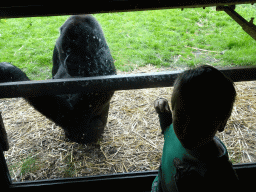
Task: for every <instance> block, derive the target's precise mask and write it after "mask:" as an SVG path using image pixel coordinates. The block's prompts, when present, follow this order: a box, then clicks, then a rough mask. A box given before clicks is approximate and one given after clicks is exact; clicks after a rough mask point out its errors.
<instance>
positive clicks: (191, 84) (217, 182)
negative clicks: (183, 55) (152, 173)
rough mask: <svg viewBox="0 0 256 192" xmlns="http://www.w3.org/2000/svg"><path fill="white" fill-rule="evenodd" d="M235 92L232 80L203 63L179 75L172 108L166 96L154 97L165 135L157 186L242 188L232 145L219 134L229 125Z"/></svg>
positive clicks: (172, 188)
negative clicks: (230, 153) (230, 154)
mask: <svg viewBox="0 0 256 192" xmlns="http://www.w3.org/2000/svg"><path fill="white" fill-rule="evenodd" d="M235 97H236V90H235V88H234V84H233V82H232V81H231V80H229V79H228V78H227V77H225V76H224V75H223V74H222V73H221V72H220V71H218V70H217V69H215V68H213V67H211V66H207V65H204V66H200V67H198V68H195V69H191V70H187V71H184V72H183V73H181V74H180V75H179V76H178V78H177V79H176V81H175V83H174V90H173V95H172V98H171V106H172V112H171V111H170V109H169V105H168V101H167V100H166V99H158V100H156V101H155V104H154V105H155V109H156V112H157V113H158V116H159V121H160V126H161V129H162V133H163V134H164V140H165V141H164V147H163V154H162V159H161V165H160V167H159V172H158V176H157V177H156V178H155V180H154V182H153V184H152V191H171V192H175V191H179V192H182V191H233V190H235V191H236V190H237V189H238V188H237V187H238V184H237V183H238V179H237V176H236V174H235V172H234V170H233V168H232V164H231V163H230V162H229V158H228V152H227V149H226V147H225V145H224V144H223V143H222V142H221V141H220V140H219V139H218V138H217V137H216V136H215V134H216V132H217V131H219V132H222V131H223V130H224V127H225V125H226V123H227V120H228V118H229V117H230V115H231V112H232V108H233V104H234V101H235ZM172 113H173V115H172Z"/></svg>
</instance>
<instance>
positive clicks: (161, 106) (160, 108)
mask: <svg viewBox="0 0 256 192" xmlns="http://www.w3.org/2000/svg"><path fill="white" fill-rule="evenodd" d="M154 107H155V110H156V112H157V113H165V112H167V113H170V111H171V110H170V107H169V104H168V101H167V100H166V99H162V98H161V99H157V100H155V103H154Z"/></svg>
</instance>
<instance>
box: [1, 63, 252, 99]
mask: <svg viewBox="0 0 256 192" xmlns="http://www.w3.org/2000/svg"><path fill="white" fill-rule="evenodd" d="M220 70H221V71H222V72H223V73H224V74H225V75H227V76H228V77H230V78H231V79H232V80H233V81H236V82H237V81H251V80H256V68H255V67H243V68H237V67H236V68H224V69H220ZM181 72H182V71H169V72H158V73H141V74H129V75H110V76H99V77H85V78H73V79H59V80H44V81H22V82H11V83H2V84H0V98H11V97H36V96H43V95H53V94H68V93H78V92H83V93H86V92H101V91H115V90H128V89H144V88H156V87H169V86H173V83H174V81H175V79H176V77H177V75H178V74H179V73H181Z"/></svg>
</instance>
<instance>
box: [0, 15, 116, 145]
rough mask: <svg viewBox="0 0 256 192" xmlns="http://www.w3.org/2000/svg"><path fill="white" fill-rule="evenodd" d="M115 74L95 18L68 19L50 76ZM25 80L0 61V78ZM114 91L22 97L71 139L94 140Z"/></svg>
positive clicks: (14, 69) (103, 121)
mask: <svg viewBox="0 0 256 192" xmlns="http://www.w3.org/2000/svg"><path fill="white" fill-rule="evenodd" d="M115 74H116V69H115V66H114V62H113V58H112V56H111V53H110V50H109V47H108V45H107V43H106V40H105V37H104V34H103V31H102V29H101V27H100V25H99V23H98V22H97V20H96V19H95V18H93V17H92V16H90V15H77V16H71V17H70V18H69V19H67V21H66V22H65V23H64V24H63V25H62V27H61V28H60V37H59V38H58V39H57V41H56V45H55V48H54V51H53V68H52V76H53V79H65V78H73V77H76V78H77V77H90V76H102V75H115ZM27 80H29V78H28V77H27V76H26V74H25V73H24V72H22V71H21V70H20V69H19V68H17V67H15V66H13V65H11V64H8V63H0V82H10V81H27ZM113 94H114V92H113V91H112V92H98V93H93V94H92V93H78V94H65V95H49V96H41V97H29V98H25V99H26V100H27V101H28V102H29V103H30V104H31V105H33V106H34V107H35V109H37V110H38V111H39V112H41V113H42V114H43V115H45V116H46V117H48V118H49V119H51V120H53V121H54V122H55V123H56V124H57V125H59V126H61V127H62V128H63V129H64V131H65V134H66V136H67V137H68V138H69V139H70V140H72V141H75V142H78V143H84V144H86V143H91V142H96V141H97V140H98V139H99V138H100V136H101V135H102V133H103V131H104V127H105V125H106V123H107V118H108V110H109V102H110V99H111V97H112V96H113Z"/></svg>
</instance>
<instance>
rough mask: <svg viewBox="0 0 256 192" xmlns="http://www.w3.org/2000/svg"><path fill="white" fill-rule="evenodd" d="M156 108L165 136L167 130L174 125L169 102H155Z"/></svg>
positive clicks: (163, 100)
mask: <svg viewBox="0 0 256 192" xmlns="http://www.w3.org/2000/svg"><path fill="white" fill-rule="evenodd" d="M154 107H155V110H156V112H157V113H158V117H159V123H160V127H161V129H162V134H164V132H165V130H166V129H167V128H168V127H169V126H170V125H171V124H172V112H171V110H170V107H169V104H168V101H167V100H166V99H162V98H161V99H157V100H155V103H154Z"/></svg>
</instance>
